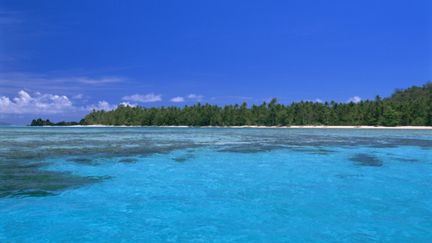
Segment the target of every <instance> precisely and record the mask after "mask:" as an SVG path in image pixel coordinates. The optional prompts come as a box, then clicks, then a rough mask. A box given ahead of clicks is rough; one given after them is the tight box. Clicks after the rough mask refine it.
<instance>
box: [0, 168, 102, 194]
mask: <svg viewBox="0 0 432 243" xmlns="http://www.w3.org/2000/svg"><path fill="white" fill-rule="evenodd" d="M44 165H46V163H29V164H25V163H20V162H17V161H8V162H5V161H2V162H0V198H1V197H15V196H29V197H36V196H49V195H56V194H57V193H59V192H61V191H63V190H66V189H69V188H75V187H80V186H84V185H87V184H92V183H96V182H100V181H101V180H103V179H106V177H92V176H91V177H82V176H77V175H72V174H70V173H67V172H54V171H44V170H42V169H41V167H42V166H44Z"/></svg>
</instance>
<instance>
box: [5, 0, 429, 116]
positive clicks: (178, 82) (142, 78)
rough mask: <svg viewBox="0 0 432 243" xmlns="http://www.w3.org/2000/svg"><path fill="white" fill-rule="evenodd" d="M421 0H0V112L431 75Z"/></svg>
mask: <svg viewBox="0 0 432 243" xmlns="http://www.w3.org/2000/svg"><path fill="white" fill-rule="evenodd" d="M431 16H432V10H431V4H429V3H428V1H426V0H425V1H422V0H418V1H416V0H415V1H398V0H393V1H377V0H374V1H372V0H365V1H307V0H306V1H305V0H303V1H223V0H220V1H202V0H201V1H127V3H126V2H125V1H107V0H104V1H77V0H74V1H38V0H31V1H30V0H29V1H20V0H14V1H4V0H0V121H9V122H14V123H28V122H29V119H31V118H34V117H44V118H52V119H53V120H62V119H66V120H78V119H79V118H81V117H82V116H83V115H84V114H86V113H87V112H88V110H89V109H93V108H96V109H111V108H113V107H115V106H116V105H118V104H119V103H121V102H127V103H129V104H138V105H143V106H161V105H165V106H166V105H179V106H183V105H185V104H193V103H195V102H197V101H200V102H209V103H213V104H226V103H240V102H243V101H246V102H248V103H261V102H262V101H264V100H268V99H269V98H271V97H277V98H278V99H279V101H280V102H281V103H290V102H293V101H299V100H323V101H326V100H336V101H343V102H345V101H347V100H349V99H350V98H352V97H356V96H357V97H360V98H361V99H368V98H373V97H374V96H375V95H376V94H379V95H381V96H387V95H389V94H391V93H392V92H393V91H394V89H395V88H405V87H409V86H411V85H421V84H423V83H425V82H427V81H429V80H431V79H432V47H431V43H432V38H431V36H432V17H431Z"/></svg>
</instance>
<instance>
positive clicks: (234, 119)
mask: <svg viewBox="0 0 432 243" xmlns="http://www.w3.org/2000/svg"><path fill="white" fill-rule="evenodd" d="M431 104H432V83H427V84H425V85H424V86H422V87H416V86H414V87H411V88H409V89H406V90H396V91H395V93H394V94H393V95H392V96H391V97H389V98H386V99H381V98H380V97H379V96H377V97H376V98H375V99H374V100H367V101H361V102H359V103H352V102H351V103H337V102H334V101H332V102H325V103H318V102H310V101H306V102H305V101H302V102H297V103H292V104H290V105H282V104H279V103H278V102H277V100H276V99H273V100H272V101H271V102H269V103H266V102H264V103H262V104H261V105H252V106H251V107H248V105H247V104H246V103H243V104H241V105H226V106H223V107H220V106H216V105H210V104H200V103H198V104H196V105H193V106H185V107H182V108H179V107H160V108H145V107H130V106H119V107H118V108H117V109H115V110H113V111H93V112H91V113H90V114H88V115H87V116H85V118H84V119H83V121H81V124H87V125H91V124H103V125H143V126H152V125H158V126H160V125H187V126H241V125H263V126H289V125H370V126H407V125H413V126H431V125H432V105H431Z"/></svg>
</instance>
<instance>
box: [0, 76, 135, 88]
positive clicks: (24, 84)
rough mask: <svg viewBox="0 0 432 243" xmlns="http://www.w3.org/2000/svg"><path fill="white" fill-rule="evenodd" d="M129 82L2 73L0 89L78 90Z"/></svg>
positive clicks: (113, 78) (116, 78) (97, 78)
mask: <svg viewBox="0 0 432 243" xmlns="http://www.w3.org/2000/svg"><path fill="white" fill-rule="evenodd" d="M125 81H127V79H126V78H123V77H117V76H102V77H90V76H73V75H72V76H55V75H52V74H50V75H48V74H34V73H16V72H12V73H2V74H1V76H0V88H6V87H9V88H16V89H24V88H25V89H32V90H40V89H42V88H43V89H49V90H51V91H52V90H64V91H66V92H67V91H70V90H78V89H83V88H86V87H90V86H94V87H95V88H97V87H101V86H103V85H106V84H113V83H121V82H125Z"/></svg>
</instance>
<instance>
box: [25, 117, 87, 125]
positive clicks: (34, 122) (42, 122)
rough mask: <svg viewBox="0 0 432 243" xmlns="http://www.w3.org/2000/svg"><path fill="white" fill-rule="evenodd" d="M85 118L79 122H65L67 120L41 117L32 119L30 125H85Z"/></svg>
mask: <svg viewBox="0 0 432 243" xmlns="http://www.w3.org/2000/svg"><path fill="white" fill-rule="evenodd" d="M84 124H85V123H84V120H81V121H80V122H79V123H78V122H65V121H61V122H57V123H54V122H51V121H50V120H49V119H47V120H43V119H41V118H39V119H35V120H32V122H31V124H30V126H74V125H84Z"/></svg>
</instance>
